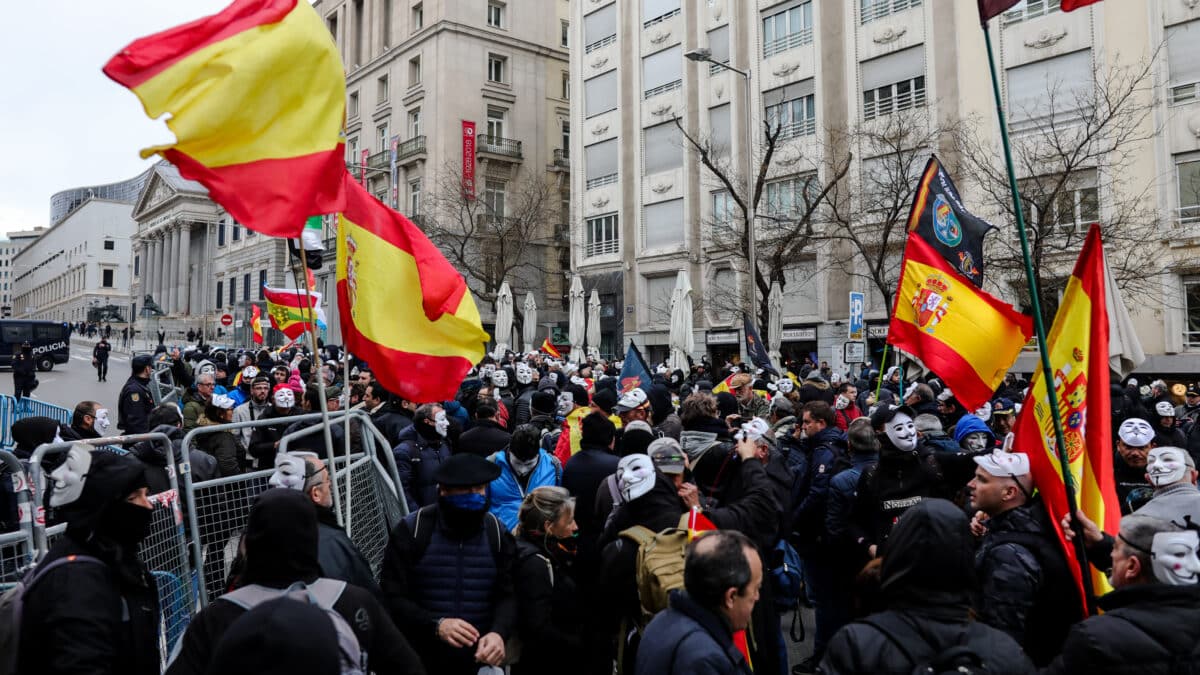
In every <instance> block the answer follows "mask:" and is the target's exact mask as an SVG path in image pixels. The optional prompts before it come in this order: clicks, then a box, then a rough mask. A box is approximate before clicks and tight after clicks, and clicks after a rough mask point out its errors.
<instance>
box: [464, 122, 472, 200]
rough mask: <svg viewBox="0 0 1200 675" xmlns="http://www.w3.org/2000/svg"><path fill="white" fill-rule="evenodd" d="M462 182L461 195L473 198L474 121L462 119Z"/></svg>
mask: <svg viewBox="0 0 1200 675" xmlns="http://www.w3.org/2000/svg"><path fill="white" fill-rule="evenodd" d="M462 182H463V196H464V197H466V199H467V200H468V201H470V200H472V199H475V123H474V122H470V121H467V120H463V121H462Z"/></svg>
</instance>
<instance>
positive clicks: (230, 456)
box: [184, 394, 246, 478]
mask: <svg viewBox="0 0 1200 675" xmlns="http://www.w3.org/2000/svg"><path fill="white" fill-rule="evenodd" d="M231 422H233V399H231V398H229V397H228V396H225V395H224V394H216V395H214V396H213V397H212V398H211V399H209V401H208V402H207V404H206V405H205V407H204V414H203V415H201V416H200V418H199V419H198V420H197V423H196V426H197V427H198V428H201V429H203V428H204V427H210V426H219V425H222V424H229V423H231ZM184 424H185V428H186V422H185V423H184ZM195 443H196V447H197V448H199V449H201V450H203V451H204V452H206V453H208V454H209V455H211V456H212V457H214V458H215V459H216V460H217V473H218V475H219V476H220V477H222V478H224V477H227V476H236V475H237V474H239V473H241V472H242V468H243V467H244V466H245V464H246V449H245V448H244V447H242V442H241V441H240V440H238V437H237V436H236V435H235V434H234V433H233V432H232V431H229V430H228V429H226V430H222V431H213V432H209V433H204V434H200V435H199V436H197V437H196V440H195Z"/></svg>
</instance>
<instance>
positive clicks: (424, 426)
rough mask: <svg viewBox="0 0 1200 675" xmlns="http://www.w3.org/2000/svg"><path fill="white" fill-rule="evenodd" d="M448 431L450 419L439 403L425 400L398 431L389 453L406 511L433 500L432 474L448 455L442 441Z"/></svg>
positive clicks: (435, 486)
mask: <svg viewBox="0 0 1200 675" xmlns="http://www.w3.org/2000/svg"><path fill="white" fill-rule="evenodd" d="M449 430H450V421H449V420H448V419H446V411H445V410H444V409H443V408H442V406H440V405H438V404H436V403H426V404H424V405H422V406H420V407H419V408H417V412H416V414H415V415H414V416H413V423H412V425H411V426H408V427H406V428H405V429H404V431H402V432H400V443H399V444H398V445H397V446H396V447H395V448H393V449H392V453H393V454H394V455H395V458H396V469H397V471H398V472H399V473H400V483H401V484H402V485H403V486H404V496H405V497H406V498H407V499H408V509H409V511H416V510H417V509H418V508H420V507H422V506H428V505H430V504H433V503H434V502H436V501H437V492H438V490H437V481H436V479H435V475H436V474H437V472H438V471H439V469H440V467H441V465H442V464H443V463H444V462H445V461H446V460H447V459H449V458H450V454H451V451H450V443H449V442H448V441H447V440H446V435H447V434H448V433H449Z"/></svg>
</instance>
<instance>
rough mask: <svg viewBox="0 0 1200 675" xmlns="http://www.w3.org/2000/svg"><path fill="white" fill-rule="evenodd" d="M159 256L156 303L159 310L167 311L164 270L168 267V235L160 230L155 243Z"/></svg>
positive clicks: (155, 269) (155, 286)
mask: <svg viewBox="0 0 1200 675" xmlns="http://www.w3.org/2000/svg"><path fill="white" fill-rule="evenodd" d="M155 244H156V245H157V248H158V255H156V256H154V301H155V302H157V303H158V306H159V308H161V309H162V310H163V311H164V312H165V311H167V296H166V292H165V291H166V289H165V288H164V287H163V270H164V269H165V268H166V266H167V233H166V232H164V231H162V230H160V231H159V233H158V239H157V241H156V242H155Z"/></svg>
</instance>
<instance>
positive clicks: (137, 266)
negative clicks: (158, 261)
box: [4, 255, 142, 278]
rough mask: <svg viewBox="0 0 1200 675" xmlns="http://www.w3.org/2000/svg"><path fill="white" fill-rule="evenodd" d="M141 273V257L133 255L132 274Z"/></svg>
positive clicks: (6, 273) (138, 275)
mask: <svg viewBox="0 0 1200 675" xmlns="http://www.w3.org/2000/svg"><path fill="white" fill-rule="evenodd" d="M141 275H142V257H141V256H140V255H135V256H133V276H135V277H140V276H141ZM4 276H5V278H7V277H8V272H5V273H4Z"/></svg>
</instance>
